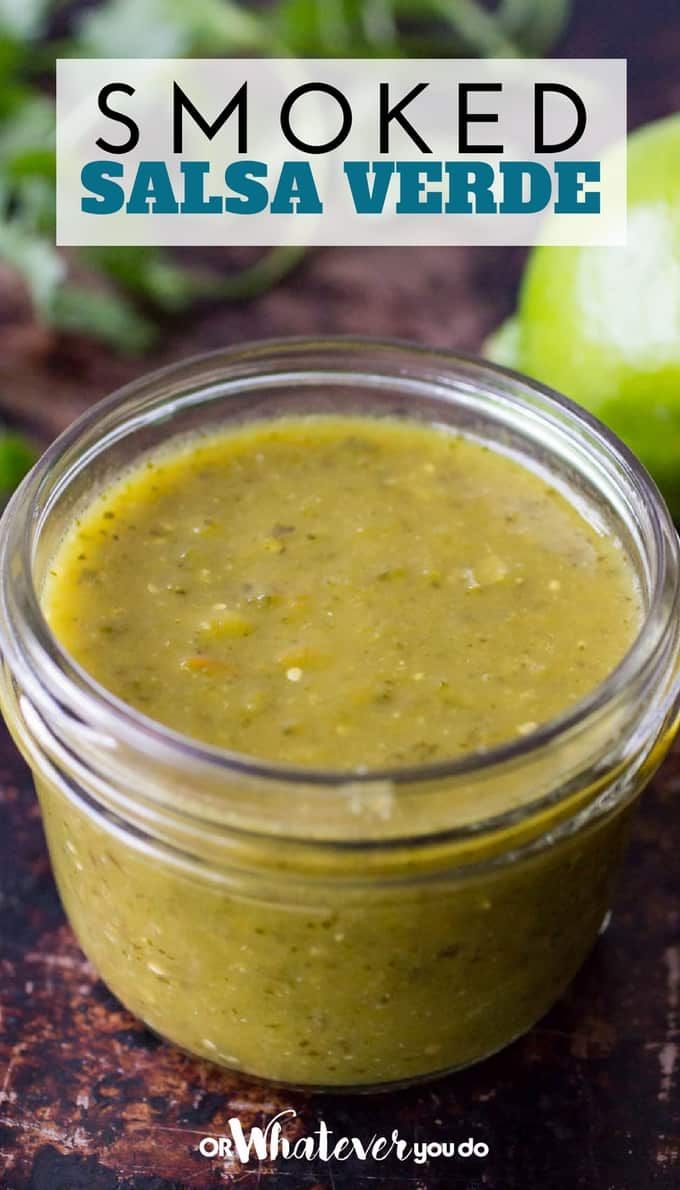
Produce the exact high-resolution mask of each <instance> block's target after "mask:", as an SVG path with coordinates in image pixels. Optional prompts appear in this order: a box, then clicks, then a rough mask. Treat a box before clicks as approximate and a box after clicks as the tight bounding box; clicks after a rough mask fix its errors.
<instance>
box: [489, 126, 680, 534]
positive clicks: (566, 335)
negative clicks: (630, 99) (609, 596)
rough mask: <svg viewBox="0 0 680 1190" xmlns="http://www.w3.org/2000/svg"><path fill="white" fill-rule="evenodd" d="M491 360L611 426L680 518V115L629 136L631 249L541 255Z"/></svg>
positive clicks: (544, 251)
mask: <svg viewBox="0 0 680 1190" xmlns="http://www.w3.org/2000/svg"><path fill="white" fill-rule="evenodd" d="M487 350H488V353H489V354H490V355H491V356H492V358H494V359H496V360H497V361H498V362H499V363H505V364H507V365H508V366H510V367H514V368H517V369H518V370H520V371H522V372H526V373H527V374H529V375H531V376H535V377H536V378H537V379H538V380H542V381H544V382H545V383H546V384H549V385H551V386H552V387H553V388H556V389H557V390H558V391H560V392H563V393H564V394H565V395H566V396H569V397H571V398H573V400H575V401H578V402H579V403H580V404H581V405H584V406H585V407H586V408H587V409H589V410H590V411H591V412H592V413H594V414H595V415H596V416H597V417H599V418H600V419H601V420H602V421H603V422H605V423H606V424H607V425H608V426H610V427H611V429H612V430H614V432H615V433H617V434H618V435H619V436H620V437H621V438H623V440H624V441H625V442H626V443H627V444H628V446H629V447H630V448H631V450H633V451H634V453H635V454H636V455H637V456H638V458H639V459H640V460H641V461H642V463H644V465H645V466H646V467H647V468H648V470H649V471H650V472H651V473H652V475H653V476H654V478H655V479H656V481H657V483H658V485H659V487H660V488H661V490H662V492H663V493H664V495H665V497H666V500H667V501H668V504H669V507H670V509H671V512H672V513H673V514H674V516H675V517H676V518H680V113H678V114H676V115H673V116H670V117H668V118H667V119H664V120H659V121H657V122H656V123H654V124H649V125H647V126H646V127H645V128H643V129H641V130H640V131H638V132H636V133H634V134H633V135H632V136H631V137H629V140H628V243H627V246H626V247H625V248H593V247H590V248H588V247H584V248H551V247H537V248H535V249H534V250H533V251H532V253H531V255H530V257H529V261H528V264H527V267H526V271H525V274H524V279H523V281H522V286H521V290H520V297H519V308H518V312H517V315H516V317H515V318H514V319H511V320H510V321H509V322H508V323H505V324H504V325H503V326H502V327H501V328H500V330H499V331H498V332H497V334H496V335H495V336H493V338H492V339H491V341H490V343H489V344H488V346H487Z"/></svg>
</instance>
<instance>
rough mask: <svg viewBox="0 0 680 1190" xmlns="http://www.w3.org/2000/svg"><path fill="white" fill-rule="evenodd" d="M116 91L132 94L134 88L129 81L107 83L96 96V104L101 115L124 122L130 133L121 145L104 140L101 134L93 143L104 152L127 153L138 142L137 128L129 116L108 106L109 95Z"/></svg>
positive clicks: (119, 122)
mask: <svg viewBox="0 0 680 1190" xmlns="http://www.w3.org/2000/svg"><path fill="white" fill-rule="evenodd" d="M116 91H123V92H124V94H125V95H134V93H135V88H134V87H131V86H130V84H129V83H107V84H106V86H105V87H102V89H101V91H100V92H99V95H98V96H97V106H98V108H99V110H100V112H101V113H102V115H103V116H107V117H108V119H109V120H115V121H116V122H117V123H118V124H124V125H125V127H126V128H127V129H128V130H129V133H130V135H129V137H128V139H127V140H126V141H125V143H124V144H122V145H113V144H111V142H110V141H107V140H104V137H103V136H98V137H97V139H96V141H95V144H96V145H97V147H98V148H100V149H103V150H104V152H105V153H129V152H130V150H131V149H134V147H135V145H137V144H139V128H138V126H137V124H136V123H135V121H134V120H133V119H132V118H131V116H126V115H124V113H123V112H117V111H116V110H115V108H112V107H109V96H110V95H113V94H114V93H115V92H116Z"/></svg>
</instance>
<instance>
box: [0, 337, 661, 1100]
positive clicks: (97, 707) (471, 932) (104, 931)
mask: <svg viewBox="0 0 680 1190" xmlns="http://www.w3.org/2000/svg"><path fill="white" fill-rule="evenodd" d="M329 411H333V412H338V411H344V412H351V413H357V412H358V413H363V414H370V415H375V416H381V415H390V416H398V417H411V418H416V419H419V420H421V421H425V422H428V423H436V424H438V425H444V426H449V427H453V428H455V429H456V430H460V431H462V432H464V433H470V434H474V435H476V436H478V437H480V438H482V439H484V440H485V441H487V442H489V443H491V444H495V445H496V446H498V447H499V448H501V449H503V450H506V451H512V452H513V453H514V454H515V456H517V457H519V458H521V459H525V460H526V461H527V462H528V463H529V464H530V465H531V466H532V467H534V468H535V469H539V470H540V471H541V472H542V473H544V474H545V475H547V476H549V477H550V482H551V483H553V484H559V485H561V486H562V488H563V490H565V489H566V490H567V491H568V492H569V493H570V494H571V496H572V498H573V499H574V500H575V501H576V502H577V503H578V504H579V506H580V508H581V509H582V511H583V512H584V514H585V515H587V516H589V517H590V518H592V519H593V520H594V521H595V522H596V523H597V525H598V526H599V527H600V528H601V530H602V532H608V533H613V534H615V535H616V536H617V537H618V538H619V540H620V541H621V543H622V546H623V548H624V550H625V551H626V552H627V554H628V556H629V558H630V562H631V566H632V568H633V571H634V573H635V574H636V575H637V579H638V582H639V585H640V590H641V593H642V603H643V607H644V622H643V625H642V628H641V631H640V633H639V635H638V638H637V639H636V641H635V642H634V644H633V646H632V647H631V649H630V650H629V652H628V654H627V655H626V657H625V658H624V660H623V661H622V663H621V664H620V665H619V667H618V668H617V669H616V671H615V672H614V673H612V674H611V676H610V677H609V678H608V680H607V681H606V682H604V683H603V684H602V685H601V686H599V687H598V688H597V689H595V690H593V691H592V693H591V694H590V695H589V696H588V697H587V698H585V699H584V700H583V701H582V702H581V703H579V704H578V705H577V706H575V707H572V708H571V709H570V710H568V711H567V712H566V713H565V714H563V715H562V716H561V717H560V718H558V719H555V720H553V721H551V722H549V723H546V724H545V725H543V726H541V727H540V728H539V729H537V730H535V731H534V732H533V733H532V734H531V735H529V736H526V737H523V738H521V739H518V740H517V741H515V742H512V743H509V744H508V745H506V746H503V747H499V748H496V749H494V750H492V751H488V752H486V753H484V754H470V755H467V756H465V757H463V758H462V759H458V760H456V761H455V762H451V763H437V764H431V765H423V766H421V767H418V768H402V769H398V770H393V771H385V772H370V773H364V774H362V773H359V772H336V771H312V770H309V769H303V770H299V771H296V770H294V769H292V768H290V767H286V766H283V765H276V764H271V763H263V762H262V763H261V762H259V761H258V759H257V758H254V757H248V756H244V755H238V754H234V753H229V752H226V751H223V750H220V749H216V748H211V747H209V746H207V745H204V744H200V743H198V742H196V741H192V740H190V739H188V738H185V737H183V736H181V735H179V734H177V733H174V732H173V731H171V730H169V729H167V728H164V727H162V726H160V725H158V724H156V723H153V722H152V721H150V720H148V719H146V718H145V717H144V716H143V715H141V714H140V713H138V712H136V711H134V710H133V709H131V708H130V707H128V706H126V705H124V704H123V703H121V702H119V701H118V700H117V699H116V698H115V697H114V696H112V695H111V694H109V693H108V692H107V691H105V690H103V689H102V688H101V687H100V686H98V685H97V683H96V682H95V681H94V680H93V679H92V678H90V677H89V676H88V674H86V673H85V672H84V671H83V670H81V669H80V668H79V667H78V666H77V665H76V664H75V663H74V662H73V661H72V660H71V659H70V658H69V657H68V656H67V655H66V654H65V653H64V652H63V651H62V649H61V648H60V646H59V644H58V643H57V642H56V640H55V639H54V638H53V636H52V635H51V633H50V631H49V629H48V627H47V625H46V622H45V620H44V617H43V615H42V613H41V609H40V590H41V584H42V581H43V577H44V575H45V572H46V568H47V567H49V565H50V559H51V557H52V556H53V554H54V551H55V548H56V546H57V544H58V542H59V540H60V538H61V536H62V534H63V533H64V530H65V529H66V528H67V526H68V525H69V523H70V522H71V520H72V518H73V517H74V516H75V515H77V511H78V509H79V507H81V506H83V504H84V503H87V502H88V500H89V498H91V496H92V494H93V492H95V491H96V489H97V488H98V487H99V486H100V485H102V484H104V483H106V481H107V479H108V478H109V477H111V476H114V475H116V473H117V472H118V471H119V470H120V468H121V467H122V466H124V465H127V464H129V462H130V460H132V459H134V458H135V456H136V455H138V454H141V453H142V452H145V451H148V450H149V449H151V448H153V447H155V446H157V445H158V444H160V443H162V442H164V441H165V440H167V439H168V438H169V437H171V436H175V435H178V434H187V433H190V432H191V431H192V430H194V429H196V428H197V427H200V429H201V430H205V429H206V428H209V427H211V426H225V425H227V424H230V423H233V424H236V423H243V422H244V421H247V420H250V419H254V418H262V417H267V418H271V417H273V416H280V415H285V414H300V413H312V412H314V413H318V412H329ZM679 598H680V597H679V567H678V539H677V534H676V532H675V530H674V528H673V525H672V523H671V521H670V518H669V515H668V513H667V511H666V509H665V507H664V505H663V503H662V501H661V499H660V497H659V494H658V492H657V491H656V489H655V488H654V486H653V484H652V482H651V481H650V479H649V478H648V476H647V475H646V473H645V472H644V471H643V470H642V469H641V468H640V466H639V465H638V464H637V463H636V461H635V460H634V459H633V457H632V456H631V455H630V454H629V453H628V452H627V451H626V449H625V448H624V447H623V446H621V444H620V443H618V442H617V441H616V440H615V439H614V438H613V437H612V436H611V435H610V434H609V433H608V432H607V431H606V430H605V429H604V428H603V427H602V426H601V425H599V424H598V423H596V422H595V421H593V420H592V419H591V418H589V417H588V416H587V415H586V414H585V413H583V412H582V411H581V410H579V409H577V408H576V407H574V406H573V405H571V404H570V403H568V402H567V401H565V400H562V399H561V398H559V397H557V396H555V395H554V394H552V393H550V392H548V391H547V390H546V389H544V388H541V387H540V386H538V385H536V384H533V383H531V382H529V381H527V380H525V379H523V378H522V377H521V376H518V375H516V374H513V373H511V372H508V371H504V370H502V369H499V368H493V367H490V366H488V365H486V364H483V363H481V362H479V361H476V360H473V359H468V358H465V357H463V356H458V355H453V354H446V353H440V352H432V351H428V350H424V349H419V348H417V347H410V346H406V345H400V344H396V343H381V342H369V341H365V342H362V341H354V340H343V339H340V340H333V339H328V340H323V341H317V342H314V341H307V340H289V341H285V342H271V343H261V344H254V345H252V346H246V347H242V348H239V349H234V350H230V351H223V352H218V353H216V354H213V355H210V356H207V357H204V358H201V359H196V360H190V361H188V362H186V363H183V364H181V365H180V366H178V367H173V368H170V369H166V370H164V371H162V372H158V373H156V374H154V375H152V376H150V377H147V378H146V379H143V380H141V381H139V382H137V383H135V384H132V385H130V386H128V387H127V388H126V389H124V390H123V391H122V392H120V393H118V394H116V395H114V396H113V397H111V398H110V399H108V400H106V401H104V402H103V403H101V404H99V405H97V406H96V407H95V408H93V409H92V410H91V411H90V412H88V413H87V414H86V415H85V416H84V417H82V418H81V419H80V420H79V421H77V422H76V423H75V425H73V426H72V427H71V428H70V429H69V430H68V431H67V432H66V433H65V434H63V435H62V436H61V438H59V439H58V441H57V442H56V443H55V444H54V445H53V446H52V447H51V448H50V449H49V450H48V451H47V453H46V454H45V455H44V456H43V458H42V459H41V461H40V462H39V463H38V464H37V466H36V467H35V468H34V470H33V471H32V472H31V474H30V475H29V476H28V477H27V479H26V480H25V481H24V483H23V484H22V486H21V487H20V489H19V490H18V491H17V492H16V494H15V496H14V498H13V499H12V501H11V503H10V505H9V507H8V508H7V510H6V513H5V515H4V518H3V520H2V524H1V527H0V646H1V649H2V673H1V681H0V699H1V703H2V709H3V711H4V714H5V716H6V719H7V722H8V724H9V727H10V729H11V731H12V733H13V735H14V737H15V739H16V741H17V743H18V745H19V747H20V748H21V750H22V752H23V753H24V755H25V757H26V758H27V760H28V762H29V764H30V766H31V768H32V770H33V773H34V775H35V781H36V786H37V789H38V793H39V796H40V801H41V805H42V811H43V818H44V824H45V830H46V834H47V839H48V843H49V848H50V853H51V857H52V863H53V866H54V871H55V874H56V878H57V882H58V885H59V889H60V893H61V897H62V900H63V903H64V907H65V909H66V912H67V914H68V916H69V919H70V921H71V923H72V925H73V928H74V929H75V932H76V934H77V936H78V938H79V940H80V943H81V945H82V947H83V950H84V951H85V953H86V954H87V955H88V957H89V958H90V959H91V960H92V962H93V963H94V965H95V966H96V967H97V969H98V971H99V972H100V974H101V976H102V978H103V979H104V980H105V982H106V983H107V984H108V985H109V987H110V988H111V990H112V991H113V992H114V993H115V994H116V995H117V996H118V997H119V998H120V999H121V1000H122V1002H123V1003H124V1004H125V1005H126V1006H127V1007H128V1008H129V1009H130V1010H131V1011H132V1012H133V1013H135V1014H136V1015H137V1016H138V1017H140V1018H141V1019H142V1020H143V1021H145V1022H146V1023H147V1025H149V1026H150V1027H151V1028H152V1029H153V1030H155V1031H156V1032H157V1033H159V1034H161V1035H163V1036H164V1037H166V1038H169V1039H171V1040H172V1041H173V1042H175V1043H177V1044H178V1045H180V1046H183V1047H184V1048H185V1049H187V1050H189V1051H191V1052H192V1053H194V1054H198V1055H201V1056H202V1057H205V1058H209V1059H212V1060H214V1061H215V1062H218V1063H222V1064H223V1065H225V1066H228V1067H232V1068H235V1069H238V1070H241V1071H244V1072H246V1073H248V1074H251V1075H256V1076H260V1077H263V1078H266V1079H268V1080H275V1081H278V1082H282V1083H286V1084H290V1085H295V1086H305V1087H313V1088H317V1089H319V1088H325V1089H339V1088H343V1089H350V1088H353V1089H367V1088H377V1087H384V1086H390V1085H394V1084H404V1083H409V1082H412V1081H414V1080H418V1079H423V1078H429V1077H432V1076H435V1075H438V1074H440V1073H442V1072H444V1071H449V1070H452V1069H455V1068H457V1067H461V1066H465V1065H467V1064H468V1063H471V1062H476V1061H478V1060H479V1059H481V1058H483V1057H485V1056H486V1055H487V1054H490V1053H492V1052H493V1051H494V1050H497V1049H499V1048H500V1047H502V1046H504V1045H507V1044H508V1042H510V1041H511V1040H512V1039H513V1038H515V1037H517V1036H518V1035H519V1034H521V1033H523V1032H525V1030H527V1029H528V1028H529V1027H530V1026H531V1025H532V1024H533V1023H534V1022H535V1021H536V1020H537V1019H538V1018H539V1017H540V1016H541V1015H542V1014H543V1013H544V1012H545V1011H546V1010H547V1009H548V1008H549V1007H550V1006H551V1004H552V1003H553V1002H554V1001H555V1000H556V998H557V997H558V996H559V995H560V994H561V993H562V991H563V990H564V988H565V987H566V985H567V984H568V982H569V980H570V979H571V978H572V976H573V975H574V973H575V972H576V970H577V969H578V967H579V965H580V964H581V963H582V961H583V959H584V958H585V956H586V954H587V953H588V951H589V950H590V948H591V946H592V945H593V942H594V940H595V938H596V936H597V933H598V930H599V928H600V926H601V923H602V921H603V919H604V917H605V915H606V913H607V910H608V907H609V903H610V896H611V890H612V880H613V877H614V875H615V872H616V869H617V866H618V863H619V859H620V856H621V853H622V849H623V847H624V843H625V838H626V831H627V826H628V822H629V818H630V812H631V808H632V807H633V804H634V802H635V800H636V798H637V796H638V794H639V793H640V791H641V790H642V788H643V786H644V784H645V782H646V781H647V780H648V778H649V776H650V774H651V773H652V771H653V770H654V768H655V766H656V765H657V764H658V762H659V760H660V759H661V757H662V755H663V754H664V752H665V750H666V748H667V747H668V745H669V743H670V740H671V737H672V734H673V730H674V727H675V726H676V725H677V720H678V710H679V703H680V697H679V695H680V683H679V681H678V664H679V662H678V658H679V647H680V646H679V635H680V623H679V614H678V613H679Z"/></svg>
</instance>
